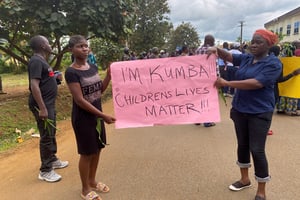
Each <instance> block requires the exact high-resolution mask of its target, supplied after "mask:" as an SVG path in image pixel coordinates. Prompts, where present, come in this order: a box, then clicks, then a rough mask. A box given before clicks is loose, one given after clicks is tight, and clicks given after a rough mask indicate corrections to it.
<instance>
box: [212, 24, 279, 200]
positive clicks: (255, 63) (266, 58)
mask: <svg viewBox="0 0 300 200" xmlns="http://www.w3.org/2000/svg"><path fill="white" fill-rule="evenodd" d="M276 42H277V36H276V35H275V34H274V33H272V32H271V31H268V30H264V29H260V30H257V31H255V33H254V34H253V37H252V40H251V45H250V47H249V48H250V49H249V50H250V54H230V53H229V52H227V51H224V50H222V49H219V48H217V49H215V51H216V52H217V54H218V56H219V57H220V58H221V59H223V60H226V61H229V62H232V63H233V64H234V65H236V66H240V67H239V69H238V70H237V71H236V73H235V80H234V81H226V80H224V79H222V78H218V79H217V80H216V82H215V86H216V87H217V88H221V87H232V88H236V93H235V95H234V98H233V100H232V108H231V111H230V118H231V119H232V120H233V122H234V126H235V132H236V137H237V144H238V148H237V157H238V159H237V165H238V166H239V168H240V173H241V179H240V180H238V181H236V182H235V183H233V184H232V185H230V186H229V189H230V190H233V191H239V190H242V189H245V188H248V187H250V186H251V182H250V178H249V175H248V169H249V167H250V166H251V159H250V156H251V155H252V159H253V163H254V171H255V179H256V181H257V182H258V188H257V192H256V196H255V200H265V199H266V192H265V187H266V182H267V181H269V180H270V175H269V169H268V161H267V158H266V154H265V144H266V139H267V134H268V131H269V128H270V125H271V121H272V116H273V110H274V107H275V98H274V85H275V83H276V80H277V78H278V77H279V76H280V73H281V62H280V60H279V59H278V58H277V57H276V56H274V55H273V54H272V55H268V51H269V48H270V47H271V46H273V45H274V44H275V43H276Z"/></svg>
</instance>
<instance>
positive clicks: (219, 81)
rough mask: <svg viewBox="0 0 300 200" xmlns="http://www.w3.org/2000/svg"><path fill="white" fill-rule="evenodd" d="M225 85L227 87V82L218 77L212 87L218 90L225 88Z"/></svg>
mask: <svg viewBox="0 0 300 200" xmlns="http://www.w3.org/2000/svg"><path fill="white" fill-rule="evenodd" d="M227 85H228V81H226V80H225V79H223V78H220V77H218V78H217V80H216V81H215V83H214V87H216V88H218V89H219V88H221V87H224V86H227Z"/></svg>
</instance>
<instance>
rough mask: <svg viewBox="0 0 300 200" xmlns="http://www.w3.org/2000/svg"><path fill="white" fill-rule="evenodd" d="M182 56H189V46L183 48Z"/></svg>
mask: <svg viewBox="0 0 300 200" xmlns="http://www.w3.org/2000/svg"><path fill="white" fill-rule="evenodd" d="M180 56H189V47H188V46H186V45H183V46H182V48H181V54H180Z"/></svg>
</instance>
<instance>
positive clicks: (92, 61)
mask: <svg viewBox="0 0 300 200" xmlns="http://www.w3.org/2000/svg"><path fill="white" fill-rule="evenodd" d="M87 62H88V63H90V64H94V65H96V66H97V60H96V57H95V56H94V54H93V51H92V49H90V51H89V55H88V58H87Z"/></svg>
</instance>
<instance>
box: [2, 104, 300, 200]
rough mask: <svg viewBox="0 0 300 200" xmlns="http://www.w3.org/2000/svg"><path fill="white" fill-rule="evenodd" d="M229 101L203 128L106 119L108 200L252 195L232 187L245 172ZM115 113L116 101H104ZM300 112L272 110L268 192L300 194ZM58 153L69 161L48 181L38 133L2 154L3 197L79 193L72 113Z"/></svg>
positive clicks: (59, 198) (103, 173)
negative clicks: (42, 172)
mask: <svg viewBox="0 0 300 200" xmlns="http://www.w3.org/2000/svg"><path fill="white" fill-rule="evenodd" d="M229 109H230V106H228V107H225V106H224V104H223V103H221V113H222V122H221V123H218V124H217V126H215V127H211V128H205V127H203V126H195V125H178V126H156V127H151V128H135V129H118V130H116V129H114V125H109V126H107V129H108V141H109V143H110V145H109V146H107V148H106V149H105V150H104V151H103V154H102V157H101V163H100V165H99V170H98V172H99V173H98V177H99V180H102V181H103V182H105V183H106V184H107V185H109V186H110V188H111V191H110V193H108V194H102V195H101V197H102V199H103V200H244V199H245V200H252V199H253V197H254V195H255V190H256V183H255V180H254V176H253V169H252V170H251V173H252V176H251V178H252V179H251V180H252V182H253V183H254V184H253V187H252V188H249V189H247V190H244V191H241V192H231V191H229V190H228V185H229V184H230V183H232V182H233V181H236V180H237V179H239V170H238V167H237V166H236V165H235V161H236V152H235V150H236V141H235V136H234V130H233V124H232V122H231V120H230V119H229V117H228V116H229ZM104 110H105V111H106V112H108V113H109V112H110V113H113V111H112V103H111V102H108V103H106V104H105V105H104ZM299 119H300V118H297V117H289V116H281V115H277V114H274V119H273V124H272V130H273V131H274V135H272V136H268V141H267V153H268V159H269V165H270V173H271V176H272V180H271V182H269V183H268V185H267V197H268V200H299V199H300V195H299V188H300V173H299V172H300V167H299V166H300V156H299V155H300V133H299V127H300V124H299ZM58 127H59V129H60V131H59V133H58V144H59V145H58V147H59V154H58V155H59V156H60V157H61V158H62V159H68V160H69V161H70V166H69V167H68V168H66V169H61V170H59V171H58V172H59V173H60V174H61V175H62V176H63V179H62V180H61V181H60V182H58V183H46V182H41V181H39V180H38V179H37V172H38V168H39V153H38V139H32V140H30V141H27V142H25V143H23V144H22V145H20V147H19V148H17V149H16V150H13V151H9V152H7V153H2V154H0V177H1V179H0V194H1V195H0V199H1V200H11V199H24V200H36V199H43V200H66V199H68V200H71V199H72V200H73V199H74V200H77V199H78V200H79V199H80V196H79V194H80V180H79V175H78V170H77V163H78V158H79V157H78V155H77V152H76V146H75V140H74V136H73V132H72V129H71V126H70V121H69V120H66V121H63V122H61V123H59V125H58Z"/></svg>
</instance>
